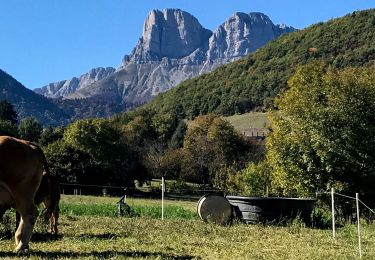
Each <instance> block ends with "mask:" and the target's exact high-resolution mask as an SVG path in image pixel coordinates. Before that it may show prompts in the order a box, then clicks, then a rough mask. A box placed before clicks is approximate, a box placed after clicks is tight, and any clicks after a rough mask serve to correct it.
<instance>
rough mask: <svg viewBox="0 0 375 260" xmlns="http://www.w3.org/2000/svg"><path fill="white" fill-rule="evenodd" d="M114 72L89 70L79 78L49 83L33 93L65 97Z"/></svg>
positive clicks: (105, 69) (99, 69)
mask: <svg viewBox="0 0 375 260" xmlns="http://www.w3.org/2000/svg"><path fill="white" fill-rule="evenodd" d="M114 72H115V69H114V68H111V67H108V68H95V69H91V70H90V71H89V72H87V73H86V74H83V75H81V76H80V77H79V78H76V77H74V78H72V79H69V80H63V81H59V82H55V83H50V84H48V85H47V86H44V87H41V88H36V89H34V91H35V92H36V93H38V94H41V95H44V96H46V97H50V98H58V97H65V96H68V95H69V94H71V93H74V92H75V91H77V90H79V89H81V88H84V87H86V86H89V85H91V84H92V83H94V82H96V81H98V80H101V79H104V78H106V77H108V76H109V75H111V74H113V73H114Z"/></svg>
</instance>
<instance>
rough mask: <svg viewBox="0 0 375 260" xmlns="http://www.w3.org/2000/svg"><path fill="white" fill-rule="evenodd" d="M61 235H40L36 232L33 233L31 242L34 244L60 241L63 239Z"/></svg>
mask: <svg viewBox="0 0 375 260" xmlns="http://www.w3.org/2000/svg"><path fill="white" fill-rule="evenodd" d="M62 237H63V236H62V235H61V234H58V235H56V234H50V233H40V232H35V233H33V235H32V237H31V241H33V242H49V241H58V240H61V239H62Z"/></svg>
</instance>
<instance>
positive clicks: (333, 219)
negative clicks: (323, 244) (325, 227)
mask: <svg viewBox="0 0 375 260" xmlns="http://www.w3.org/2000/svg"><path fill="white" fill-rule="evenodd" d="M334 194H335V189H334V188H332V189H331V200H332V236H333V239H335V238H336V228H335V196H334Z"/></svg>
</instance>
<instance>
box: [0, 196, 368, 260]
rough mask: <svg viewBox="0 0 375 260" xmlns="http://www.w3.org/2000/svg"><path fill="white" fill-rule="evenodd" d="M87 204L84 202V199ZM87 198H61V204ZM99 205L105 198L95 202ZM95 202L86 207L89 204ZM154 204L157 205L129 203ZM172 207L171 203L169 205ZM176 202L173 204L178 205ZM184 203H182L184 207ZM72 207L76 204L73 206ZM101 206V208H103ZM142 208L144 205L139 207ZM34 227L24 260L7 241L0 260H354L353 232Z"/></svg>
mask: <svg viewBox="0 0 375 260" xmlns="http://www.w3.org/2000/svg"><path fill="white" fill-rule="evenodd" d="M88 198H90V197H88ZM88 198H83V199H82V200H81V199H80V197H77V198H72V197H67V196H64V197H63V202H64V203H68V202H69V201H72V202H77V201H81V205H89V204H90V202H89V201H88V200H87V199H88ZM96 201H98V202H100V203H104V202H105V201H111V202H112V199H108V198H97V199H96ZM96 201H92V203H91V204H93V203H95V202H96ZM142 202H145V203H149V205H152V204H153V203H156V204H158V203H159V202H158V201H151V200H140V201H138V200H134V205H137V204H138V203H141V204H139V205H142ZM171 203H172V202H171ZM180 203H181V202H176V205H179V204H180ZM185 203H186V202H182V204H184V205H185ZM77 204H78V203H77ZM104 204H105V203H104ZM143 205H144V204H143ZM43 232H44V231H43V228H41V225H37V229H36V234H35V235H34V239H33V241H32V242H31V243H30V247H31V250H30V252H29V253H28V254H27V255H21V256H18V255H16V254H14V253H12V250H13V249H14V242H13V239H11V238H5V239H3V240H0V258H1V259H25V258H26V257H27V258H29V259H357V258H358V253H357V237H356V227H355V226H353V225H349V226H346V227H344V228H340V229H338V231H337V239H336V240H335V241H334V240H333V239H332V236H331V231H330V230H318V229H309V228H305V227H304V226H303V225H301V224H300V223H298V222H296V223H293V224H291V225H289V226H286V227H272V226H263V225H245V224H240V223H235V224H233V225H231V226H218V225H215V224H210V223H208V224H207V223H204V222H202V221H200V220H197V219H165V220H164V221H162V220H161V219H159V218H156V219H153V218H150V217H137V218H126V217H99V216H87V215H75V214H73V213H71V214H70V213H69V214H67V213H64V214H62V215H61V221H60V232H61V235H59V236H58V237H57V238H53V237H49V236H47V235H46V234H44V233H43ZM362 241H363V244H362V247H363V259H374V258H375V247H374V246H373V245H374V243H375V225H374V224H373V225H363V226H362Z"/></svg>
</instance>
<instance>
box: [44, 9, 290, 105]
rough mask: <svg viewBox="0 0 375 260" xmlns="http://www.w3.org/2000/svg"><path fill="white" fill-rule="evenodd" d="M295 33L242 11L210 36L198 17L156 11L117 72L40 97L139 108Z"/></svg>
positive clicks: (259, 14)
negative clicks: (290, 33) (279, 37)
mask: <svg viewBox="0 0 375 260" xmlns="http://www.w3.org/2000/svg"><path fill="white" fill-rule="evenodd" d="M293 30H294V28H292V27H288V26H280V25H274V24H273V23H272V21H271V20H270V19H269V17H268V16H266V15H264V14H262V13H259V12H254V13H249V14H246V13H241V12H237V13H235V14H233V15H232V16H231V17H229V18H228V19H227V21H225V22H224V23H223V24H221V25H220V26H219V27H218V28H217V29H216V30H214V31H210V30H208V29H205V28H204V27H203V26H202V25H201V24H200V23H199V21H198V20H197V19H196V18H195V17H194V16H193V15H191V14H189V13H187V12H185V11H182V10H180V9H165V10H163V11H159V10H152V11H150V13H149V15H148V16H147V18H146V20H145V22H144V26H143V33H142V36H141V37H140V39H139V40H138V43H137V44H136V46H135V47H134V49H133V51H132V52H131V53H130V54H129V55H125V56H124V58H123V60H122V65H121V66H120V67H119V68H117V69H116V71H115V72H114V73H112V74H109V75H107V76H106V77H104V78H101V79H99V80H96V81H94V82H91V84H88V85H85V86H83V87H79V88H77V87H72V86H65V88H66V89H68V91H66V90H63V91H59V92H58V91H56V92H55V93H51V91H50V90H51V88H49V89H48V86H51V85H52V86H55V85H58V86H61V85H62V84H59V83H51V84H49V85H48V86H45V87H42V88H40V89H38V90H37V92H38V93H40V94H44V95H46V96H48V97H54V98H56V97H63V98H65V99H77V98H91V97H94V98H98V99H107V100H110V101H111V102H117V103H120V104H126V106H128V107H134V106H137V105H139V104H143V103H145V102H148V101H149V100H151V99H152V98H153V97H154V96H156V95H158V94H159V93H161V92H165V91H167V90H169V89H171V88H172V87H174V86H175V85H177V84H178V83H180V82H181V81H183V80H185V79H188V78H192V77H194V76H197V75H201V74H205V73H208V72H210V71H212V70H213V69H215V68H217V67H219V66H221V65H223V64H226V63H228V62H231V61H233V60H236V59H239V58H241V57H243V56H245V55H247V54H249V53H251V52H252V51H253V50H255V49H257V48H259V47H260V46H263V45H264V44H265V43H267V42H268V41H269V40H272V39H275V38H276V37H278V36H280V35H281V34H282V33H284V32H290V31H293ZM259 37H263V38H264V39H258V38H259ZM83 75H85V74H83ZM64 82H69V81H64ZM69 90H74V91H69ZM49 91H50V92H49Z"/></svg>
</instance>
